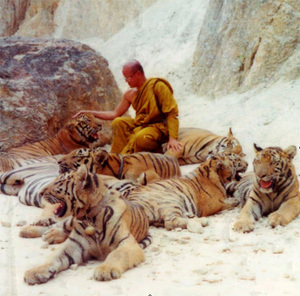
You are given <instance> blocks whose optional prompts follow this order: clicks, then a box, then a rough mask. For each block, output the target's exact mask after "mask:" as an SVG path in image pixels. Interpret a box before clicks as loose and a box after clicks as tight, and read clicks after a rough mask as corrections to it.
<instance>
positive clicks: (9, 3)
mask: <svg viewBox="0 0 300 296" xmlns="http://www.w3.org/2000/svg"><path fill="white" fill-rule="evenodd" d="M29 3H30V0H2V1H1V2H0V36H11V35H13V34H14V33H15V32H16V31H17V30H18V29H19V26H20V24H21V23H22V22H23V20H24V19H25V15H26V11H27V7H28V6H29Z"/></svg>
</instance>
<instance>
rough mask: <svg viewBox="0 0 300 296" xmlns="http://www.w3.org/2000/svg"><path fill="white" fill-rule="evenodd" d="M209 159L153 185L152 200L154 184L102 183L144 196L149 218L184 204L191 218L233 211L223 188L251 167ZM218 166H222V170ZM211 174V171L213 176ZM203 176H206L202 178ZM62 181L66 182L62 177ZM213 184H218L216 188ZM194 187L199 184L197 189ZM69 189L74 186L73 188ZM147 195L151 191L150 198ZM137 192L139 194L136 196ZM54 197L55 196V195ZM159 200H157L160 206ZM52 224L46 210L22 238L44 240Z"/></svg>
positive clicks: (234, 159) (233, 158)
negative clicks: (226, 210) (181, 174)
mask: <svg viewBox="0 0 300 296" xmlns="http://www.w3.org/2000/svg"><path fill="white" fill-rule="evenodd" d="M209 159H213V160H210V161H209V160H207V162H208V161H209V163H205V165H204V166H200V167H199V168H198V169H197V170H196V171H195V172H192V173H190V174H188V175H187V176H184V177H181V178H177V179H176V178H171V179H169V180H161V181H160V182H163V183H162V184H161V183H157V182H155V183H151V184H153V186H154V190H153V191H154V192H153V194H154V196H155V197H153V198H152V195H153V194H152V192H151V190H152V187H151V186H150V185H151V184H148V185H147V186H142V185H140V184H137V183H134V182H130V181H128V180H120V181H119V182H113V181H110V179H109V178H114V177H111V176H105V175H102V179H103V180H105V182H106V184H107V185H108V186H109V187H108V188H109V189H116V190H118V191H119V192H120V193H121V194H122V196H123V197H125V198H126V199H130V198H131V197H132V196H133V198H134V199H135V200H134V201H135V202H139V201H140V199H139V197H138V195H139V194H140V193H141V194H142V196H143V198H141V201H143V202H144V201H145V202H146V203H147V204H148V206H146V208H147V209H148V213H149V215H148V216H149V217H150V218H151V211H152V210H153V211H155V213H156V210H157V211H159V212H160V211H166V210H162V209H163V208H164V207H165V206H166V207H167V208H168V207H169V206H170V204H174V206H175V207H177V203H179V204H180V206H181V208H182V204H181V203H182V202H183V203H185V204H186V205H188V204H193V206H189V208H191V207H192V208H193V209H192V213H190V214H189V215H194V216H196V215H198V216H208V215H211V214H213V213H216V212H218V211H220V210H222V209H223V208H224V209H225V208H231V207H232V206H231V205H230V200H225V199H226V191H225V189H224V186H225V184H227V183H228V182H230V181H231V182H232V181H233V180H235V181H236V182H238V180H239V179H240V173H243V172H244V171H246V169H247V165H248V164H247V162H246V161H244V160H243V159H242V157H241V156H240V155H238V154H233V153H227V154H225V153H224V154H223V156H222V157H221V156H218V157H217V158H216V157H214V156H209ZM223 162H224V164H223ZM218 166H220V167H221V169H220V168H219V167H218ZM86 167H87V169H88V170H90V167H89V166H86ZM73 170H74V168H73ZM210 170H211V171H212V172H211V173H210ZM204 172H206V173H204ZM65 174H66V173H65ZM201 174H203V176H202V175H201ZM218 174H220V176H219V175H218ZM211 176H213V180H211V179H212V177H211ZM58 178H59V177H58ZM61 178H63V180H65V179H64V177H63V175H62V177H61ZM58 180H59V179H58ZM176 180H178V181H176ZM109 182H111V183H109ZM123 182H124V183H123ZM202 182H203V184H202ZM214 182H215V183H216V184H214ZM195 183H199V184H197V186H195ZM178 184H179V185H178ZM217 185H218V186H219V187H220V188H221V189H220V191H219V190H218V189H217ZM69 186H71V184H70V185H69ZM72 186H74V183H72ZM148 186H150V187H148ZM161 186H163V187H166V189H165V190H162V189H161ZM141 187H146V188H148V189H142V190H141ZM173 187H174V188H173ZM189 187H190V188H189ZM46 189H47V186H46ZM59 190H61V191H62V192H64V193H65V194H66V198H67V199H68V198H72V196H73V195H72V193H71V192H68V191H67V188H60V189H59ZM144 191H145V192H144ZM148 191H150V192H149V194H148ZM165 191H166V194H165V195H166V196H167V197H168V199H166V198H165V197H164V198H163V199H161V198H160V196H161V193H162V192H163V193H164V192H165ZM215 191H216V192H215ZM134 192H138V193H137V194H135V193H134ZM199 193H200V194H199ZM54 194H55V193H53V195H54ZM144 195H146V196H148V197H147V198H146V197H144ZM185 195H186V197H185ZM40 196H42V197H44V193H43V191H41V193H40ZM156 199H158V200H159V202H158V201H157V200H156ZM181 199H183V201H181ZM232 200H233V203H232V204H234V203H236V201H235V200H234V199H232ZM152 203H154V205H152ZM157 203H159V204H160V207H161V208H159V209H156V206H155V205H156V204H157ZM205 203H207V205H205ZM194 204H197V205H198V208H199V209H197V206H195V205H194ZM228 204H229V205H228ZM202 208H203V209H202ZM170 211H173V208H172V207H170ZM151 219H152V218H151ZM152 220H153V219H152ZM53 222H54V221H53V217H52V212H50V213H49V210H48V208H46V209H45V211H44V213H42V214H41V216H40V217H39V219H37V221H36V222H34V223H33V224H32V225H29V226H26V227H24V228H23V229H22V230H21V231H20V236H21V237H26V238H33V237H41V236H43V235H44V234H45V232H46V231H48V229H49V226H50V225H51V224H53ZM154 222H155V223H153V224H155V225H160V222H159V221H154Z"/></svg>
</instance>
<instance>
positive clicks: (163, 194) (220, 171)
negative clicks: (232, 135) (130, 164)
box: [127, 153, 248, 230]
mask: <svg viewBox="0 0 300 296" xmlns="http://www.w3.org/2000/svg"><path fill="white" fill-rule="evenodd" d="M247 165H248V164H247V162H246V161H244V160H243V159H242V157H241V156H240V155H238V154H232V153H229V154H223V156H220V155H219V156H211V157H208V159H207V160H206V161H205V162H204V163H202V164H200V165H199V167H197V168H196V169H195V170H194V171H192V172H191V173H189V174H187V175H185V176H183V177H181V178H178V179H168V180H160V181H158V182H155V183H152V184H149V185H147V186H140V187H138V188H136V189H134V190H132V191H131V192H130V193H129V194H128V196H127V199H128V200H130V201H135V202H138V201H139V202H140V204H141V205H142V206H143V208H144V210H145V212H146V214H147V216H148V219H149V221H150V224H155V225H159V224H162V225H164V227H165V228H166V229H168V230H172V229H175V228H177V227H179V228H183V229H184V228H187V227H188V224H189V218H193V219H194V220H195V221H198V219H197V217H204V216H210V215H213V214H215V213H218V212H219V211H222V210H225V209H231V208H233V207H234V206H236V205H237V204H238V203H237V202H236V201H235V200H233V202H230V200H229V199H227V194H226V188H225V186H226V184H228V183H229V182H231V181H233V180H235V181H236V182H238V180H239V179H240V177H239V173H241V172H245V171H246V169H247Z"/></svg>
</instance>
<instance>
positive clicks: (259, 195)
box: [233, 144, 300, 232]
mask: <svg viewBox="0 0 300 296" xmlns="http://www.w3.org/2000/svg"><path fill="white" fill-rule="evenodd" d="M254 150H255V154H256V156H255V158H254V161H253V168H254V178H252V177H251V175H249V176H248V177H247V178H248V181H249V180H250V181H251V179H252V180H253V182H252V185H249V184H251V182H248V181H247V180H246V181H245V182H244V184H246V188H239V191H240V192H242V193H244V194H249V196H248V197H247V199H246V204H245V205H244V207H243V208H242V210H241V213H240V217H239V219H238V220H237V221H236V223H235V224H234V227H233V229H234V230H236V231H240V232H250V231H252V230H253V229H254V221H255V220H258V219H259V218H260V217H262V216H264V215H269V216H268V220H269V224H270V225H271V226H272V227H276V226H278V225H281V226H285V225H287V224H288V223H290V222H291V221H292V220H293V219H294V218H295V217H296V216H297V215H298V214H299V213H300V193H299V183H298V178H297V175H296V172H295V167H294V165H293V163H292V160H293V158H294V157H295V155H296V153H297V150H296V147H295V146H289V147H288V148H287V149H285V150H283V149H281V148H279V147H268V148H265V149H262V148H260V147H258V146H256V144H254ZM247 184H248V185H247ZM247 186H248V187H247ZM249 186H250V189H249ZM249 192H250V193H249Z"/></svg>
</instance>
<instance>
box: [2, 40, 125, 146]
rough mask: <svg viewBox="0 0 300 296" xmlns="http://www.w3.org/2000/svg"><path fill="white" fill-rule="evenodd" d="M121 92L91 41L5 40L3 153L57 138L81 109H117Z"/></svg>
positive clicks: (3, 42)
mask: <svg viewBox="0 0 300 296" xmlns="http://www.w3.org/2000/svg"><path fill="white" fill-rule="evenodd" d="M120 96H121V93H120V91H119V88H118V86H117V84H116V82H115V79H114V77H113V75H112V73H111V71H110V69H109V67H108V63H107V61H106V59H104V58H103V57H102V56H101V55H100V54H98V53H97V52H95V51H94V50H93V49H91V48H90V47H88V46H87V45H84V44H81V43H78V42H73V41H69V40H55V39H30V38H20V37H19V38H18V37H13V38H0V98H1V100H0V122H1V125H0V135H1V136H0V146H1V151H6V150H8V149H9V148H11V147H15V146H19V145H22V144H24V143H27V142H36V141H40V140H43V139H46V138H48V137H52V136H53V135H54V134H56V133H57V132H58V130H59V129H60V128H61V127H62V126H63V125H64V124H65V123H66V122H67V121H68V119H70V117H71V116H72V115H74V114H75V113H76V112H77V111H78V110H81V109H94V110H111V109H114V108H115V107H116V105H117V103H118V102H119V100H120Z"/></svg>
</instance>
